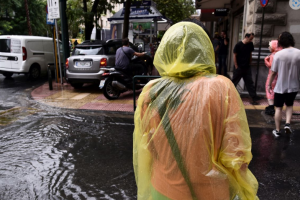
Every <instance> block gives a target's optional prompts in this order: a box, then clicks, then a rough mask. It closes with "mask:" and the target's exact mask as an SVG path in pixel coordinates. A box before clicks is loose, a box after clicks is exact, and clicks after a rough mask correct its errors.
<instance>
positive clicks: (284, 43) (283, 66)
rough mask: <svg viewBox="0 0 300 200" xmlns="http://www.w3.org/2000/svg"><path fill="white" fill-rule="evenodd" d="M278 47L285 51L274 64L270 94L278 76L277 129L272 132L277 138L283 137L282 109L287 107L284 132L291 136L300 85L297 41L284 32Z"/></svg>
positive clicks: (279, 54) (280, 36)
mask: <svg viewBox="0 0 300 200" xmlns="http://www.w3.org/2000/svg"><path fill="white" fill-rule="evenodd" d="M278 45H279V46H280V47H282V48H283V49H282V50H281V51H279V52H277V53H276V54H275V56H274V60H273V63H272V67H271V70H272V75H271V77H270V81H269V85H268V92H269V93H271V92H272V85H271V83H272V82H273V80H274V79H275V77H276V75H277V74H278V78H277V83H276V86H275V88H274V93H275V94H274V106H275V125H276V129H274V130H273V131H272V133H273V135H274V136H275V137H279V136H280V135H281V132H280V121H281V116H282V107H283V105H284V104H285V105H286V121H285V125H284V130H285V133H286V134H291V133H292V129H291V127H290V123H291V118H292V114H293V105H294V100H295V98H296V95H297V93H298V91H299V85H300V81H299V79H300V50H299V49H296V48H294V46H295V40H294V37H293V36H292V34H290V33H289V32H283V33H281V34H280V35H279V39H278Z"/></svg>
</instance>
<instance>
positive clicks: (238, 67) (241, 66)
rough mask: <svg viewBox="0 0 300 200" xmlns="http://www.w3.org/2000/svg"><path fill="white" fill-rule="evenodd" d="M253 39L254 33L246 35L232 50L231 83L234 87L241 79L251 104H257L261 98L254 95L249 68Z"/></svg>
mask: <svg viewBox="0 0 300 200" xmlns="http://www.w3.org/2000/svg"><path fill="white" fill-rule="evenodd" d="M253 38H254V33H246V35H245V38H244V39H243V40H242V41H239V42H238V43H237V44H236V45H235V47H234V49H233V53H234V59H233V60H234V70H233V77H232V82H233V84H234V85H235V86H236V85H237V84H238V83H239V82H240V80H241V78H243V80H244V82H245V84H246V88H247V90H248V93H249V95H250V97H251V98H252V102H251V103H252V104H257V101H258V100H260V99H261V98H260V97H258V96H257V95H256V91H255V88H254V85H253V80H252V72H251V67H250V64H251V62H252V51H254V45H253V43H252V40H253Z"/></svg>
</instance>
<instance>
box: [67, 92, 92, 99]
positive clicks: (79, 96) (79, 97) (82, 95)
mask: <svg viewBox="0 0 300 200" xmlns="http://www.w3.org/2000/svg"><path fill="white" fill-rule="evenodd" d="M90 94H91V93H82V94H78V95H76V96H75V97H73V98H71V99H73V100H79V99H83V98H84V97H87V96H88V95H90Z"/></svg>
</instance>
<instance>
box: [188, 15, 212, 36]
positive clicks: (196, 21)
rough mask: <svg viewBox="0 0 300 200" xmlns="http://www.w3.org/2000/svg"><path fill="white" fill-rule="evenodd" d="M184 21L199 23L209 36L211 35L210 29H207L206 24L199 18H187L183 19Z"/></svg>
mask: <svg viewBox="0 0 300 200" xmlns="http://www.w3.org/2000/svg"><path fill="white" fill-rule="evenodd" d="M182 22H193V23H195V24H197V25H199V26H200V27H201V28H203V30H204V31H205V33H206V34H207V35H208V37H210V36H209V32H208V30H207V29H206V27H205V26H204V24H203V23H202V22H200V21H199V20H197V19H191V18H187V19H184V20H182Z"/></svg>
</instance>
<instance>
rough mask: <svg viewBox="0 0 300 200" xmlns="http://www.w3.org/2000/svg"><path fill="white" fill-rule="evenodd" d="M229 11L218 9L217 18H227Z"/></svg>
mask: <svg viewBox="0 0 300 200" xmlns="http://www.w3.org/2000/svg"><path fill="white" fill-rule="evenodd" d="M228 11H229V9H227V8H216V9H215V16H227V15H228Z"/></svg>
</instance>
